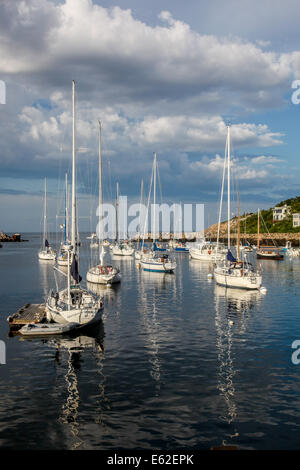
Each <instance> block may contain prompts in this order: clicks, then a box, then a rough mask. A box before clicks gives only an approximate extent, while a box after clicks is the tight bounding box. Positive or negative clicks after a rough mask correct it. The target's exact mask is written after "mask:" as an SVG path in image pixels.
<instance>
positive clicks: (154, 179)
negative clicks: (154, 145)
mask: <svg viewBox="0 0 300 470" xmlns="http://www.w3.org/2000/svg"><path fill="white" fill-rule="evenodd" d="M153 169H154V178H153V206H154V211H153V212H154V221H153V243H154V242H155V232H156V153H155V152H154V162H153Z"/></svg>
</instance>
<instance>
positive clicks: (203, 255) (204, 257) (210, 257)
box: [190, 248, 225, 262]
mask: <svg viewBox="0 0 300 470" xmlns="http://www.w3.org/2000/svg"><path fill="white" fill-rule="evenodd" d="M190 256H191V258H193V259H199V260H201V261H211V262H214V261H221V260H222V259H224V256H225V255H224V254H222V253H218V254H216V253H214V252H211V253H208V252H205V251H201V250H197V249H195V248H190Z"/></svg>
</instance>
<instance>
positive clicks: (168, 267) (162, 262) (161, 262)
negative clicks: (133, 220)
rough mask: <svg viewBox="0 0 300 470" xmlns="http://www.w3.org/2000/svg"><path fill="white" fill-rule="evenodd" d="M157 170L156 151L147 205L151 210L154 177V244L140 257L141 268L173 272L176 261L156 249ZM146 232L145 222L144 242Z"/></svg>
mask: <svg viewBox="0 0 300 470" xmlns="http://www.w3.org/2000/svg"><path fill="white" fill-rule="evenodd" d="M156 172H157V158H156V153H154V158H153V167H152V176H151V184H150V191H149V198H148V207H147V210H149V202H150V195H151V189H152V179H153V207H154V214H153V215H154V221H153V244H152V250H151V251H149V252H146V253H143V254H142V257H141V259H140V264H141V268H142V269H143V270H144V271H151V272H162V273H172V272H174V271H175V269H176V261H175V260H174V259H173V258H172V257H170V256H169V254H166V253H160V252H159V251H155V248H156ZM146 220H147V217H146ZM145 233H146V224H145V230H144V236H143V242H144V240H145Z"/></svg>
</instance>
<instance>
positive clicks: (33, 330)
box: [20, 323, 78, 336]
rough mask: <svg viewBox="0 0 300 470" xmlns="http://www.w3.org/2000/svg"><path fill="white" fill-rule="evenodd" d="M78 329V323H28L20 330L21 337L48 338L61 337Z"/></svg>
mask: <svg viewBox="0 0 300 470" xmlns="http://www.w3.org/2000/svg"><path fill="white" fill-rule="evenodd" d="M77 327H78V323H68V324H66V325H59V324H56V325H55V324H53V323H50V324H49V323H39V324H34V323H29V324H28V325H25V326H23V327H22V328H21V329H20V333H21V335H23V336H49V335H62V334H64V333H68V332H69V331H71V330H74V329H75V328H77Z"/></svg>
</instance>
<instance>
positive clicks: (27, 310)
mask: <svg viewBox="0 0 300 470" xmlns="http://www.w3.org/2000/svg"><path fill="white" fill-rule="evenodd" d="M45 319H46V311H45V304H25V305H23V307H21V308H20V309H19V310H18V311H17V312H15V313H13V314H12V315H10V316H9V317H8V318H7V321H8V323H9V326H10V329H11V330H18V329H20V328H21V327H22V326H24V325H28V324H29V323H40V322H42V321H44V320H45Z"/></svg>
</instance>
